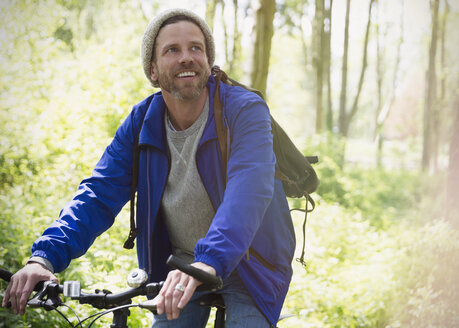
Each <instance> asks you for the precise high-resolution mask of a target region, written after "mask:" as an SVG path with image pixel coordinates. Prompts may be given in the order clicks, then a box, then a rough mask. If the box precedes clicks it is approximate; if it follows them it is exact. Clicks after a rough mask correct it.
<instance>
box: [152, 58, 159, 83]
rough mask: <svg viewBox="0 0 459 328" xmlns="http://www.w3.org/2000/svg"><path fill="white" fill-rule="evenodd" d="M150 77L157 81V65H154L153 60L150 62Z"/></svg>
mask: <svg viewBox="0 0 459 328" xmlns="http://www.w3.org/2000/svg"><path fill="white" fill-rule="evenodd" d="M150 78H151V80H152V81H157V80H158V69H157V67H156V65H155V63H154V62H151V66H150Z"/></svg>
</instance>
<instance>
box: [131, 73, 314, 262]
mask: <svg viewBox="0 0 459 328" xmlns="http://www.w3.org/2000/svg"><path fill="white" fill-rule="evenodd" d="M212 75H213V76H214V78H215V81H216V84H217V86H216V89H215V94H214V115H215V126H216V131H217V139H218V143H219V146H220V151H221V155H222V159H223V166H224V172H225V174H226V166H227V162H228V159H229V155H230V149H229V147H228V145H230V144H231V137H230V134H229V133H228V131H227V129H226V127H225V126H224V125H223V111H222V104H221V101H220V90H219V86H220V83H225V84H228V85H230V86H239V87H242V88H244V89H246V90H249V91H251V92H254V93H256V94H257V95H258V96H260V97H261V98H262V99H264V97H263V94H262V93H261V92H260V91H258V90H255V89H252V88H249V87H247V86H245V85H243V84H241V83H239V82H237V81H235V80H233V79H231V78H230V77H228V76H227V75H226V73H225V72H224V71H223V70H221V69H220V68H219V67H218V66H214V67H212ZM271 129H272V133H273V150H274V153H275V155H276V161H277V167H276V171H275V177H276V178H277V179H279V180H281V181H282V185H283V187H284V191H285V194H286V196H287V197H291V198H302V197H305V198H306V205H305V209H298V208H294V209H291V210H290V211H294V210H299V211H302V212H304V213H305V216H304V221H303V248H302V253H301V256H300V258H298V259H297V261H298V262H300V263H301V264H303V265H306V264H305V261H304V255H305V254H304V249H305V242H306V240H305V237H306V236H305V235H306V222H307V214H308V213H309V212H311V211H313V210H314V208H315V203H314V200H313V199H312V198H311V196H310V194H311V193H312V192H314V191H315V190H316V189H317V187H318V186H319V178H318V177H317V174H316V172H315V171H314V169H313V168H312V166H311V164H314V163H317V162H318V157H317V156H306V157H305V156H304V155H303V154H302V153H301V152H300V151H299V150H298V148H296V146H295V145H294V144H293V142H292V140H291V139H290V138H289V137H288V135H287V133H285V131H284V130H283V129H282V127H281V126H280V125H279V124H278V123H277V122H276V121H275V120H274V118H273V117H272V116H271ZM139 134H140V131H139ZM138 140H139V136H138V135H137V138H136V141H135V143H134V151H133V171H132V172H133V173H132V185H131V198H130V222H131V227H130V231H129V237H128V239H127V240H126V242H125V243H124V248H126V249H131V248H133V247H134V239H135V238H136V236H137V228H136V226H135V207H134V204H135V193H136V190H137V180H138V166H139V151H140V150H139V145H138ZM308 204H311V208H310V209H309V208H308Z"/></svg>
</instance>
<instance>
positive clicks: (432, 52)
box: [422, 0, 440, 171]
mask: <svg viewBox="0 0 459 328" xmlns="http://www.w3.org/2000/svg"><path fill="white" fill-rule="evenodd" d="M439 3H440V0H434V1H433V4H432V3H431V10H432V35H431V39H430V49H429V67H428V69H427V73H426V87H425V102H424V134H423V147H422V170H423V171H428V170H430V168H431V165H432V148H433V141H432V138H433V137H432V130H433V121H432V120H433V119H434V105H435V100H436V95H437V90H436V89H437V74H436V68H435V57H436V54H437V34H438V7H439Z"/></svg>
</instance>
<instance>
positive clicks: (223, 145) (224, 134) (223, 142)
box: [212, 67, 229, 181]
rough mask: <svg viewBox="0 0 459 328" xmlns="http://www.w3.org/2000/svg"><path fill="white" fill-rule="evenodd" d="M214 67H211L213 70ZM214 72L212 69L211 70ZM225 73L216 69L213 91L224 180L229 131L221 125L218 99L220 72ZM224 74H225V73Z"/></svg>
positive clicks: (220, 108)
mask: <svg viewBox="0 0 459 328" xmlns="http://www.w3.org/2000/svg"><path fill="white" fill-rule="evenodd" d="M214 68H215V67H213V68H212V69H213V70H214ZM213 72H214V71H213ZM221 73H223V74H225V73H224V72H223V71H221V70H218V73H216V74H214V77H215V82H216V87H215V93H214V115H215V129H216V131H217V139H218V144H219V145H220V151H221V154H222V161H223V170H224V172H225V181H226V168H227V163H228V159H229V156H228V155H229V146H228V145H229V142H228V140H227V139H228V137H229V133H228V130H227V129H226V128H225V126H224V125H223V109H222V103H221V101H220V80H221V77H222V74H221ZM225 75H226V74H225Z"/></svg>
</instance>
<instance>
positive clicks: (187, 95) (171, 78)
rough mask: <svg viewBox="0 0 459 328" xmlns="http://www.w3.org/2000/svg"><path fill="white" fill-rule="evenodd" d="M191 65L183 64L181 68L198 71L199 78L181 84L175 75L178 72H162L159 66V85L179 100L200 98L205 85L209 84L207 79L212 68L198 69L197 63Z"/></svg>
mask: <svg viewBox="0 0 459 328" xmlns="http://www.w3.org/2000/svg"><path fill="white" fill-rule="evenodd" d="M189 66H190V67H184V66H182V67H181V68H180V70H183V69H189V70H193V71H195V72H197V74H198V79H197V80H196V81H192V82H188V83H187V84H185V85H183V86H180V85H179V83H177V82H180V81H176V78H175V75H176V74H177V73H176V72H173V73H169V74H168V73H167V72H161V71H160V70H159V68H158V72H157V74H158V84H159V87H160V88H161V89H162V90H164V91H167V92H169V93H170V94H171V95H172V96H173V97H174V98H177V99H179V100H192V99H196V98H198V97H199V96H200V95H201V93H202V90H203V89H204V87H205V86H206V85H207V80H208V78H209V75H210V69H208V68H205V69H198V68H196V67H194V66H195V65H189Z"/></svg>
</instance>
